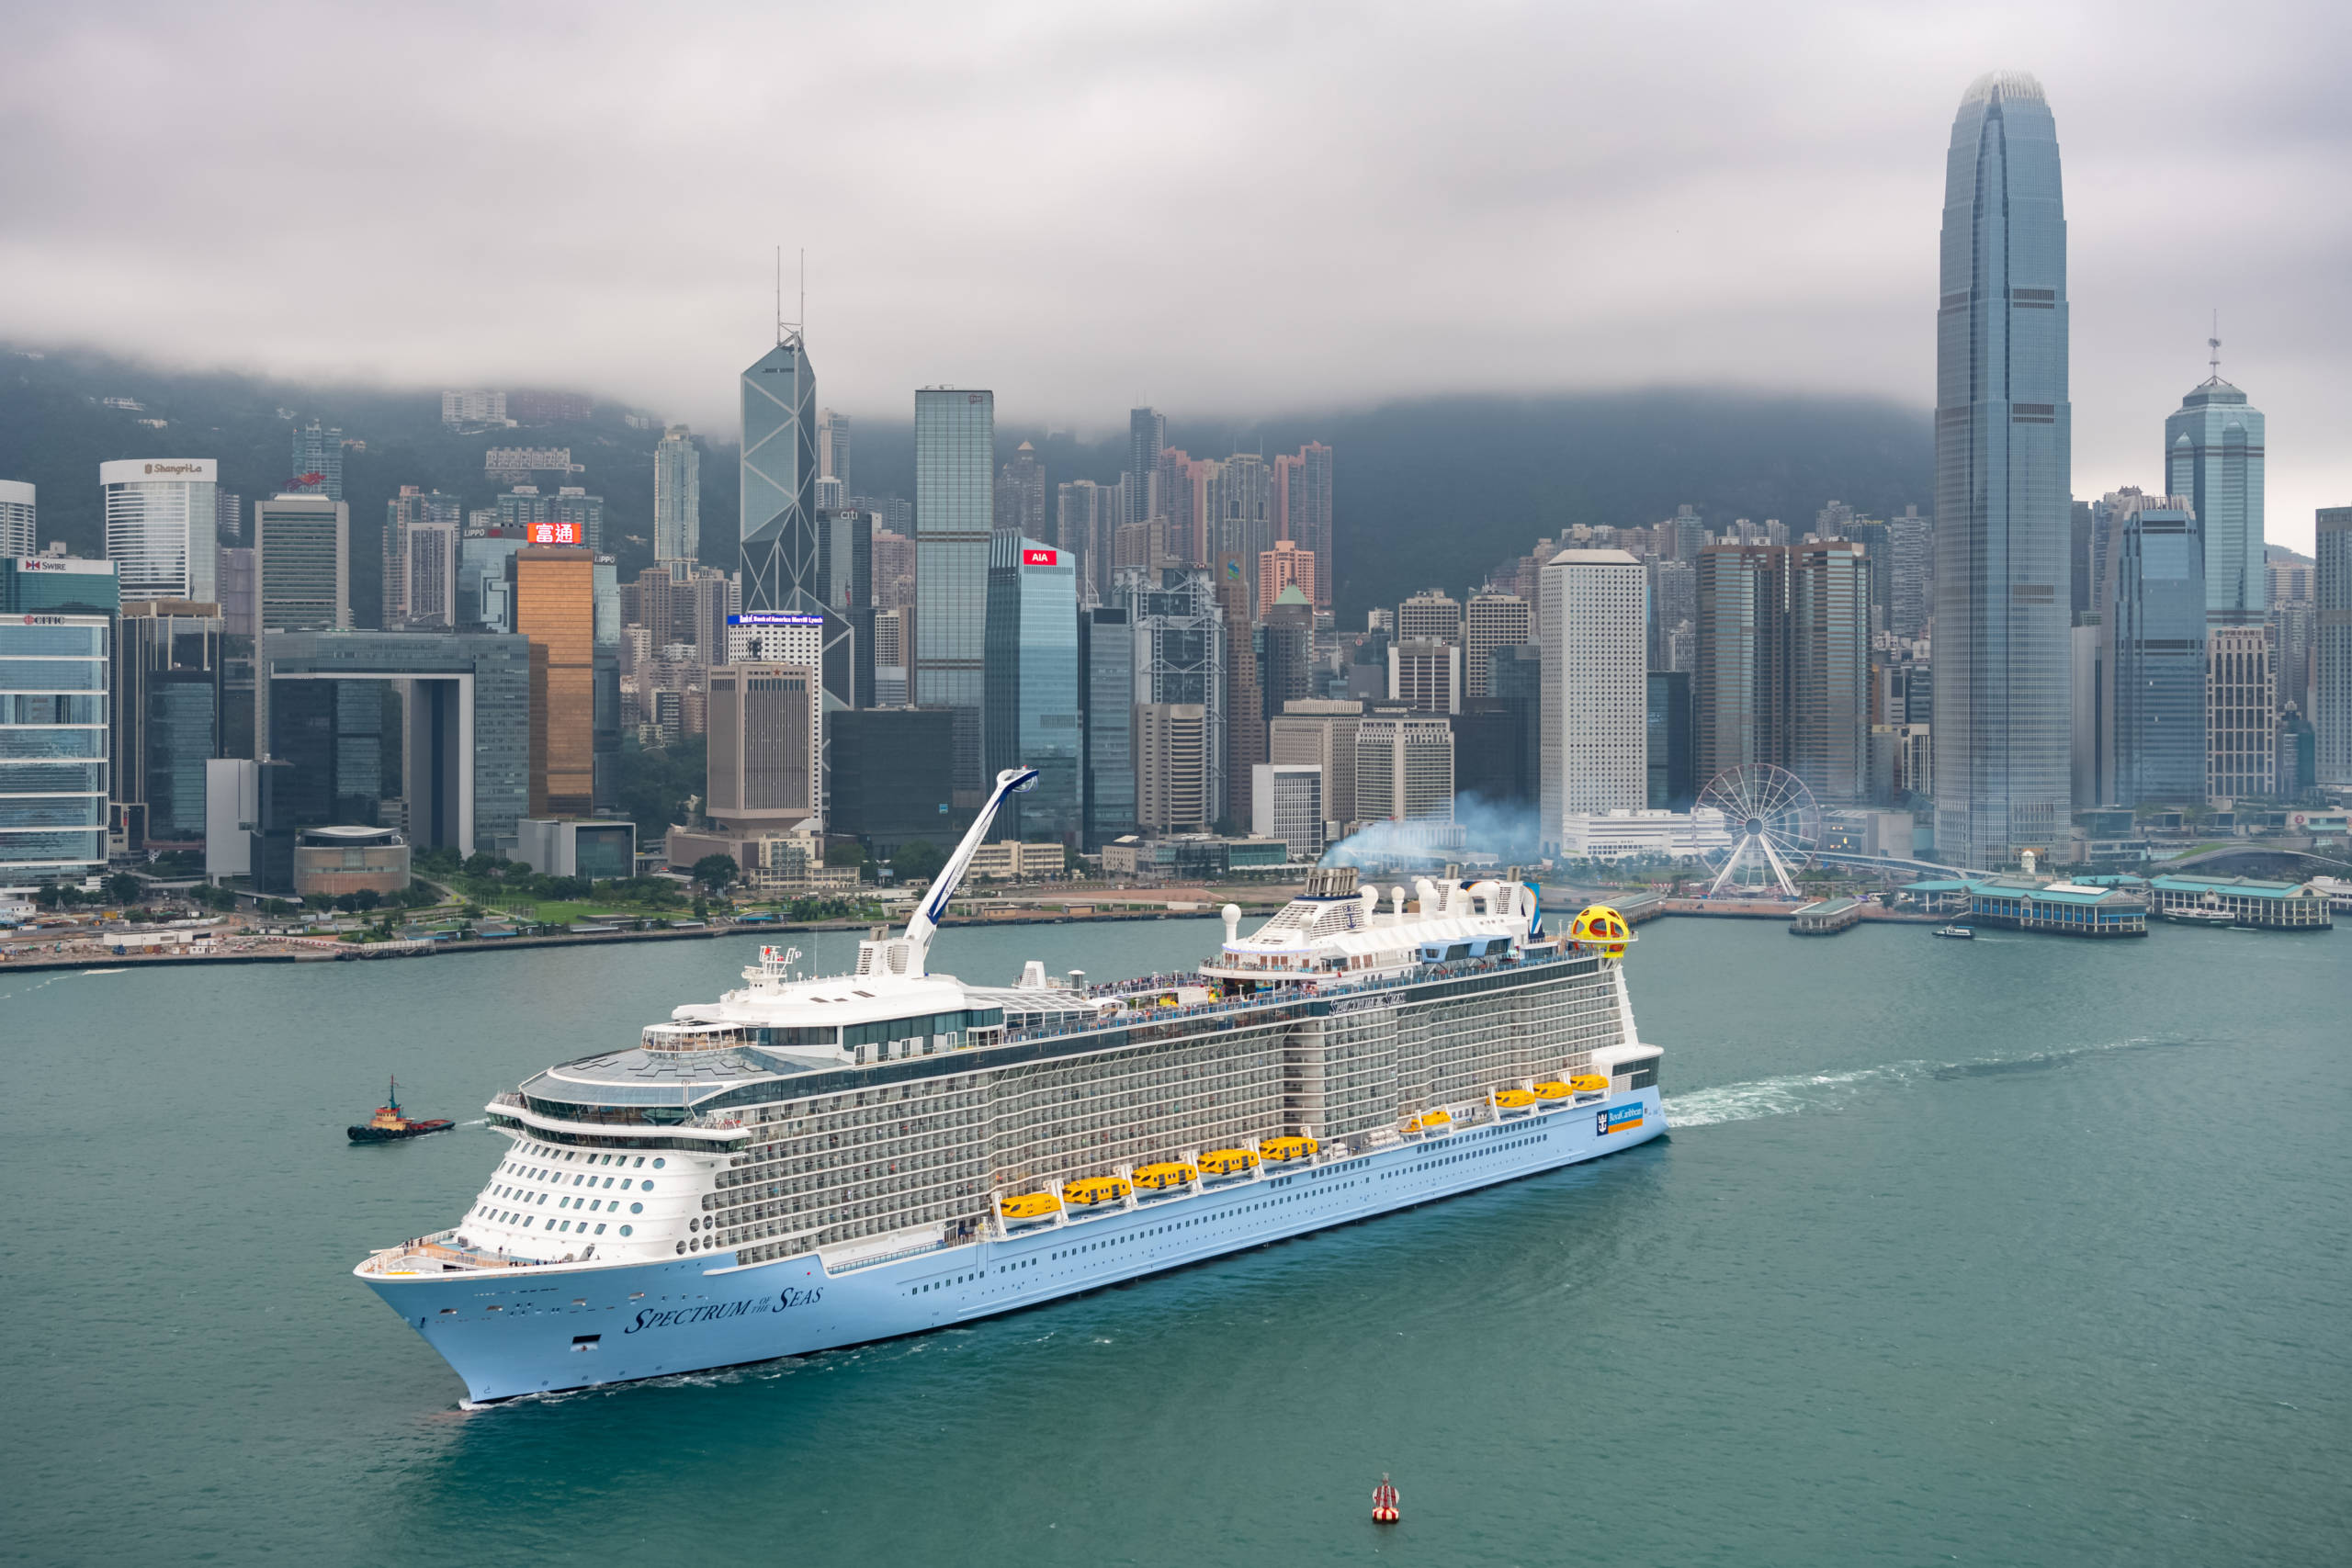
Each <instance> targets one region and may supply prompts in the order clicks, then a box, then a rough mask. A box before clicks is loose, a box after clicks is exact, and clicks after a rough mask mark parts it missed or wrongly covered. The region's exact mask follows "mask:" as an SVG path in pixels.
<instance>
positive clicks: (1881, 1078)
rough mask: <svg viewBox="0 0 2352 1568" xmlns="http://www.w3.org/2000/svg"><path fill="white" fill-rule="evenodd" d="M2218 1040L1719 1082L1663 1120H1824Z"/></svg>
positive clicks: (1673, 1104) (2120, 1044) (1685, 1124)
mask: <svg viewBox="0 0 2352 1568" xmlns="http://www.w3.org/2000/svg"><path fill="white" fill-rule="evenodd" d="M2218 1043H2220V1042H2216V1041H2211V1040H2173V1039H2149V1038H2146V1037H2139V1038H2133V1039H2129V1040H2109V1041H2102V1042H2100V1043H2096V1044H2090V1045H2075V1046H2068V1047H2064V1048H2061V1049H2058V1050H2054V1051H2037V1052H2031V1053H2029V1054H2026V1055H2016V1056H1980V1057H1977V1058H1974V1059H1973V1060H1970V1061H1965V1062H1929V1061H1909V1062H1886V1063H1882V1064H1881V1065H1879V1066H1871V1067H1854V1068H1850V1069H1848V1070H1846V1071H1842V1072H1834V1073H1790V1074H1787V1075H1785V1076H1783V1077H1770V1078H1758V1079H1755V1080H1754V1081H1752V1082H1748V1083H1728V1084H1715V1085H1713V1086H1711V1087H1709V1088H1706V1089H1691V1091H1689V1092H1688V1093H1685V1094H1677V1095H1671V1096H1668V1099H1667V1100H1666V1105H1665V1109H1666V1122H1667V1125H1668V1127H1671V1128H1672V1129H1674V1131H1676V1132H1678V1133H1679V1132H1681V1131H1683V1130H1684V1129H1686V1128H1692V1127H1713V1126H1719V1125H1721V1124H1723V1123H1724V1122H1753V1121H1755V1120H1757V1119H1758V1118H1759V1117H1764V1116H1796V1115H1821V1114H1826V1113H1831V1112H1835V1111H1843V1110H1845V1109H1846V1108H1847V1107H1848V1106H1849V1105H1850V1104H1851V1103H1853V1101H1854V1100H1858V1099H1860V1097H1861V1096H1862V1095H1864V1094H1866V1093H1869V1092H1870V1091H1871V1090H1872V1089H1878V1088H1880V1087H1881V1086H1884V1085H1901V1084H1906V1083H1918V1082H1943V1083H1952V1082H1964V1081H1967V1080H1970V1079H1983V1078H2005V1077H2014V1076H2017V1075H2019V1074H2027V1073H2042V1072H2054V1071H2058V1070H2060V1069H2062V1068H2064V1067H2067V1066H2072V1065H2073V1064H2075V1063H2076V1062H2078V1061H2081V1060H2083V1059H2084V1058H2086V1057H2092V1056H2099V1055H2106V1054H2108V1053H2109V1052H2113V1051H2160V1050H2184V1049H2210V1048H2211V1047H2212V1046H2214V1045H2216V1044H2218Z"/></svg>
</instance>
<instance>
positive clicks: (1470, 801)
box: [1322, 795, 1540, 866]
mask: <svg viewBox="0 0 2352 1568" xmlns="http://www.w3.org/2000/svg"><path fill="white" fill-rule="evenodd" d="M1449 827H1451V828H1453V829H1458V836H1456V835H1455V834H1451V833H1448V832H1447V831H1446V829H1448V828H1449ZM1539 829H1540V820H1539V818H1538V817H1537V815H1536V811H1535V807H1532V806H1531V805H1529V804H1528V803H1527V802H1525V801H1522V800H1500V801H1496V800H1488V799H1487V798H1486V797H1484V796H1483V795H1456V796H1455V797H1454V801H1453V822H1452V823H1451V824H1448V823H1445V822H1442V821H1432V820H1430V819H1427V818H1419V819H1416V820H1413V821H1408V822H1394V821H1390V822H1369V823H1366V824H1365V825H1364V826H1363V828H1361V829H1358V830H1357V831H1355V832H1353V833H1351V834H1350V835H1348V837H1346V838H1344V839H1342V840H1340V841H1339V842H1338V843H1336V844H1333V845H1331V846H1330V847H1329V849H1327V850H1325V851H1324V852H1323V860H1322V863H1323V864H1325V865H1352V866H1378V865H1394V864H1397V863H1412V862H1424V863H1429V864H1431V865H1443V864H1445V863H1448V862H1453V861H1467V860H1471V859H1473V858H1474V857H1477V856H1492V857H1493V858H1494V859H1496V860H1498V861H1503V862H1510V861H1532V860H1534V859H1535V858H1536V852H1537V848H1538V845H1539V842H1540V832H1539Z"/></svg>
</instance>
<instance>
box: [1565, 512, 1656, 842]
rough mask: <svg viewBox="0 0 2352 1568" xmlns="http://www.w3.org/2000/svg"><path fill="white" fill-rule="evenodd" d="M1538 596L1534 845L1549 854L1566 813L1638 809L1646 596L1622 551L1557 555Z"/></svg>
mask: <svg viewBox="0 0 2352 1568" xmlns="http://www.w3.org/2000/svg"><path fill="white" fill-rule="evenodd" d="M1538 592H1539V594H1540V602H1541V604H1542V613H1541V615H1539V616H1538V621H1539V624H1540V625H1541V626H1542V628H1543V629H1542V631H1541V633H1540V634H1539V635H1540V636H1541V637H1542V642H1543V649H1544V676H1543V685H1542V699H1541V700H1542V705H1543V716H1542V725H1541V740H1540V745H1541V747H1542V749H1543V757H1542V769H1541V772H1542V776H1543V795H1544V798H1543V813H1544V817H1543V839H1544V846H1545V848H1547V849H1556V848H1557V847H1558V846H1559V844H1560V841H1561V839H1562V835H1563V833H1564V831H1565V824H1566V818H1567V814H1568V813H1570V812H1587V811H1615V810H1619V809H1623V810H1628V811H1638V810H1641V809H1644V808H1645V807H1646V806H1647V804H1648V787H1649V777H1648V774H1649V731H1648V705H1647V693H1646V689H1645V681H1646V678H1647V673H1648V671H1647V664H1648V660H1647V646H1646V639H1645V636H1644V631H1645V627H1644V621H1645V603H1644V601H1645V596H1646V595H1645V580H1644V577H1643V572H1642V563H1641V562H1640V561H1639V560H1637V559H1635V558H1634V557H1633V556H1632V555H1630V554H1628V553H1626V552H1625V551H1623V550H1562V551H1560V552H1559V553H1558V554H1556V555H1555V556H1553V557H1552V558H1551V559H1550V560H1547V561H1545V562H1544V569H1543V574H1542V580H1541V585H1540V587H1539V589H1538Z"/></svg>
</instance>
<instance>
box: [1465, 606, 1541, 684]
mask: <svg viewBox="0 0 2352 1568" xmlns="http://www.w3.org/2000/svg"><path fill="white" fill-rule="evenodd" d="M1462 627H1463V629H1462V689H1463V692H1464V694H1466V695H1468V696H1473V697H1483V696H1485V695H1486V694H1487V656H1488V655H1489V654H1491V653H1493V652H1494V650H1495V649H1498V648H1518V647H1520V646H1521V645H1523V644H1526V643H1531V642H1533V641H1534V640H1535V606H1534V605H1532V604H1529V603H1528V602H1527V601H1526V600H1524V599H1522V598H1521V597H1520V596H1519V595H1518V594H1516V593H1476V594H1473V595H1471V598H1470V603H1469V604H1467V605H1466V606H1464V613H1463V622H1462Z"/></svg>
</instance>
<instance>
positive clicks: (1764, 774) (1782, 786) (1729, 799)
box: [1699, 762, 1821, 898]
mask: <svg viewBox="0 0 2352 1568" xmlns="http://www.w3.org/2000/svg"><path fill="white" fill-rule="evenodd" d="M1699 805H1700V806H1701V807H1702V808H1712V809H1713V810H1716V811H1720V812H1722V813H1723V814H1724V828H1725V829H1728V830H1729V831H1730V833H1731V853H1730V855H1729V856H1728V857H1727V858H1726V859H1725V860H1724V868H1723V870H1721V871H1719V872H1717V873H1716V874H1715V880H1714V881H1713V883H1712V884H1710V885H1709V886H1708V888H1707V891H1708V892H1709V893H1711V894H1713V893H1719V892H1721V891H1723V889H1724V886H1725V885H1726V884H1736V883H1737V882H1738V880H1739V871H1740V868H1741V867H1742V866H1751V865H1752V866H1754V867H1755V868H1756V869H1757V870H1758V872H1759V873H1769V874H1770V876H1771V877H1772V879H1773V880H1774V881H1776V882H1778V883H1779V884H1780V885H1781V892H1782V893H1785V894H1787V895H1788V896H1789V897H1792V898H1794V897H1797V885H1796V879H1795V873H1797V872H1799V871H1802V870H1803V869H1804V865H1805V863H1806V862H1808V861H1810V860H1811V859H1812V858H1813V852H1814V851H1815V848H1817V847H1818V846H1819V845H1820V843H1821V807H1820V806H1819V805H1818V804H1817V803H1815V800H1814V798H1813V791H1811V790H1809V789H1807V788H1806V787H1805V784H1804V780H1803V779H1801V778H1799V777H1797V776H1796V774H1794V773H1791V772H1789V771H1788V770H1787V769H1786V768H1776V767H1774V766H1772V765H1771V764H1770V763H1769V762H1747V763H1743V764H1742V765H1740V766H1739V767H1736V768H1733V769H1730V770H1729V771H1727V772H1724V773H1717V774H1716V775H1715V776H1714V777H1713V778H1712V779H1710V780H1708V781H1707V787H1706V788H1705V789H1703V790H1702V791H1700V792H1699Z"/></svg>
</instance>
